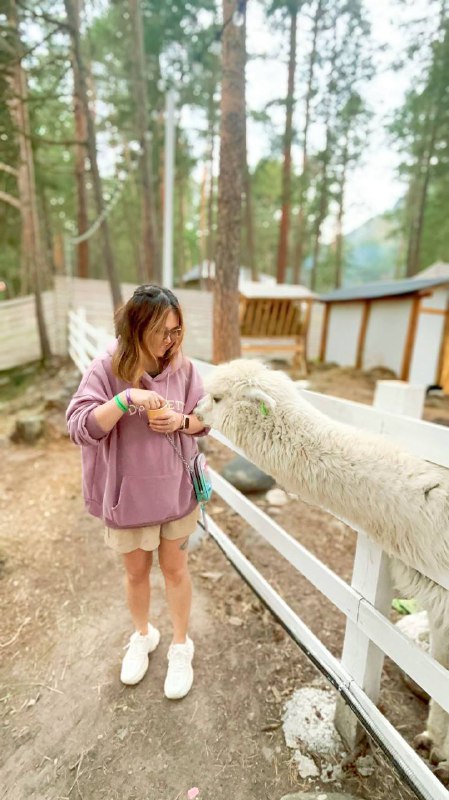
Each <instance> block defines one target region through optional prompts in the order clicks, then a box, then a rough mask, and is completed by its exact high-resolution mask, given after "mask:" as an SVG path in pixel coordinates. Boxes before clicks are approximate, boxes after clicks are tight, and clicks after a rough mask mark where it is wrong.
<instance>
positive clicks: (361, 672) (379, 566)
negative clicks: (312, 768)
mask: <svg viewBox="0 0 449 800" xmlns="http://www.w3.org/2000/svg"><path fill="white" fill-rule="evenodd" d="M424 394H425V387H424V386H416V385H415V386H413V385H411V384H407V383H405V382H402V381H378V382H377V384H376V392H375V395H374V402H373V405H374V406H375V407H376V408H380V409H381V410H382V411H389V412H391V413H395V414H404V415H406V416H411V417H417V418H420V417H421V415H422V409H423V406H424ZM351 585H352V587H353V588H354V589H355V590H356V591H358V592H359V593H360V594H361V595H363V597H364V598H365V599H366V600H367V601H368V602H369V603H371V605H373V606H374V608H377V609H378V610H379V611H380V612H381V613H382V614H385V616H387V617H388V616H389V612H390V605H391V599H392V597H393V589H392V586H391V581H390V574H389V569H388V557H387V556H386V554H385V553H384V552H383V550H382V549H381V548H380V547H379V545H377V544H376V543H375V542H373V541H371V540H370V539H368V537H367V536H366V534H364V533H363V532H359V533H358V536H357V548H356V553H355V559H354V568H353V575H352V581H351ZM341 660H342V664H343V666H344V667H345V669H346V670H347V671H348V672H349V674H350V675H351V676H352V678H353V679H354V681H355V682H356V683H357V684H358V686H360V687H361V688H362V689H363V690H364V691H365V692H366V694H367V695H368V697H369V698H370V700H372V701H373V702H374V703H377V701H378V699H379V692H380V681H381V677H382V668H383V662H384V653H383V652H382V650H380V649H379V648H378V647H376V646H375V645H374V644H373V643H372V642H371V641H370V639H369V638H368V637H367V636H365V635H364V634H363V633H362V631H361V630H360V629H359V628H357V626H356V625H355V623H353V622H352V621H351V620H347V622H346V630H345V639H344V644H343V653H342V659H341ZM334 723H335V727H336V728H337V730H338V732H339V734H340V736H341V737H342V739H343V741H344V742H345V744H346V746H347V747H348V748H349V749H350V750H352V749H354V748H355V747H356V746H357V744H358V743H359V742H360V740H361V739H362V738H363V736H364V729H363V727H362V726H361V725H360V723H359V722H358V720H357V717H356V716H355V715H354V714H353V712H352V711H351V710H350V708H349V707H348V706H347V705H346V703H345V702H344V700H343V698H342V697H338V698H337V707H336V711H335V718H334Z"/></svg>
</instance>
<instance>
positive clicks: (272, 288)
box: [239, 280, 316, 300]
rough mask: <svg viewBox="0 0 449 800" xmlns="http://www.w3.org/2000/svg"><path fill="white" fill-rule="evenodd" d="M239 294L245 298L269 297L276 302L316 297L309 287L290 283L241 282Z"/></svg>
mask: <svg viewBox="0 0 449 800" xmlns="http://www.w3.org/2000/svg"><path fill="white" fill-rule="evenodd" d="M239 292H240V294H242V295H243V296H244V297H248V298H251V297H256V298H258V297H267V298H272V299H275V300H302V299H305V298H312V297H316V295H314V294H313V293H312V292H311V291H310V289H308V288H307V286H301V284H299V283H298V284H296V285H294V284H290V283H259V282H257V281H242V280H240V281H239Z"/></svg>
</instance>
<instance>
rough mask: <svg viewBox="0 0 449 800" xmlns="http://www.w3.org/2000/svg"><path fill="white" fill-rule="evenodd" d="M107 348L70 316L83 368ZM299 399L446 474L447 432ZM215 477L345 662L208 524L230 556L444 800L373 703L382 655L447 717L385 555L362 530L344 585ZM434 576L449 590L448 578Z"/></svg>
mask: <svg viewBox="0 0 449 800" xmlns="http://www.w3.org/2000/svg"><path fill="white" fill-rule="evenodd" d="M104 344H105V334H104V332H103V331H98V330H96V329H95V328H94V327H93V326H92V325H90V324H87V323H86V319H85V315H84V314H83V313H81V314H80V313H77V314H75V313H74V312H72V313H71V314H70V320H69V350H70V355H71V357H72V358H73V360H74V361H75V363H76V364H77V366H78V368H79V369H80V371H84V370H85V368H86V366H87V364H88V363H89V361H90V359H91V358H92V357H93V356H94V355H95V354H96V353H97V352H99V351H101V350H102V349H103V348H104ZM196 364H197V366H198V367H199V369H200V372H201V373H202V374H203V376H205V375H207V373H208V372H210V371H211V370H213V369H214V367H213V366H212V365H210V364H207V363H205V362H198V361H196ZM305 394H306V396H307V399H308V400H309V402H311V403H312V404H313V405H314V406H315V407H317V408H319V409H321V410H322V411H324V412H325V413H326V414H328V415H329V416H330V417H332V418H333V419H336V420H340V421H344V422H346V423H348V424H351V425H354V426H356V427H358V428H361V429H364V430H369V431H378V432H380V433H383V434H384V435H386V436H388V437H390V438H391V439H393V440H395V441H396V442H398V443H399V444H401V445H403V446H405V447H406V448H408V449H409V450H410V451H411V452H413V453H415V454H416V455H418V456H420V457H422V458H425V459H427V460H429V461H433V462H434V463H436V464H441V465H443V466H445V467H449V429H445V428H442V427H441V426H437V425H432V424H430V423H427V422H423V421H421V420H413V419H407V418H404V417H399V416H397V415H395V414H390V413H387V412H385V411H379V410H377V409H375V408H371V407H370V406H365V405H362V404H358V403H353V402H349V401H346V400H341V399H339V398H334V397H330V396H324V395H319V394H315V393H313V392H306V393H305ZM211 435H212V436H213V437H214V438H216V439H217V440H218V441H221V442H222V443H223V444H225V445H226V446H227V447H229V448H231V449H232V450H234V451H235V452H239V451H238V448H236V447H234V445H233V444H232V443H231V442H229V441H228V440H227V439H225V438H224V437H223V436H222V435H221V434H220V433H218V432H216V431H212V433H211ZM212 479H213V485H214V490H215V491H216V492H217V494H218V495H219V496H220V497H222V498H223V500H224V501H225V502H227V503H229V505H230V506H231V507H232V508H233V509H234V510H235V511H236V512H237V513H238V514H239V515H240V516H241V517H242V518H243V519H245V520H246V522H247V523H248V524H250V525H251V526H252V527H253V528H254V529H255V530H256V531H257V532H258V533H259V534H260V536H262V537H263V538H264V539H265V540H266V541H267V542H268V543H269V544H271V545H272V546H273V547H274V548H275V549H276V550H277V551H278V552H279V553H280V554H281V555H282V556H283V557H284V558H286V559H287V561H289V562H290V564H292V565H293V566H294V567H295V568H296V569H297V570H298V571H299V572H301V573H302V574H303V575H304V576H305V577H306V578H307V579H308V580H309V581H310V582H311V583H312V584H313V585H314V586H315V587H316V588H317V589H319V591H320V592H322V593H323V594H324V595H326V597H327V598H328V599H329V600H330V601H331V602H332V603H333V604H334V605H335V606H336V607H337V608H338V609H339V610H340V611H342V612H343V613H344V614H345V615H346V617H347V628H346V636H345V644H344V648H343V654H342V660H341V661H339V660H338V659H336V658H335V657H334V656H333V655H332V654H331V653H330V652H329V650H328V649H327V648H326V647H325V645H324V644H323V643H322V642H321V641H320V640H319V639H318V638H317V637H316V636H315V635H314V634H313V633H312V632H311V631H310V629H309V628H307V626H306V625H305V624H304V623H303V622H302V620H301V619H300V618H299V617H298V616H297V615H296V614H295V613H294V612H293V610H292V609H291V608H290V607H289V606H288V605H287V604H286V603H285V601H284V600H283V599H282V597H280V595H279V594H278V593H277V592H275V590H274V589H273V588H272V586H271V585H270V584H269V583H268V582H267V581H266V580H265V578H264V577H263V575H262V574H261V573H260V572H258V570H256V568H255V567H254V566H253V565H252V564H251V563H250V561H248V559H247V558H245V556H243V554H242V553H241V552H240V551H239V550H238V548H237V547H236V546H235V545H234V544H233V543H232V542H231V540H230V539H229V538H228V537H227V536H226V534H225V533H224V532H223V531H222V530H221V529H220V527H219V526H218V525H217V523H216V522H215V521H214V520H212V519H210V518H209V519H208V523H209V529H210V533H211V535H212V536H213V538H214V539H215V541H216V542H217V543H218V545H219V546H220V547H221V548H222V550H223V552H224V553H225V554H226V556H227V557H228V559H229V560H230V561H231V562H232V564H233V565H234V566H235V568H236V569H237V570H238V571H239V573H240V574H241V575H242V577H243V578H244V579H245V581H246V582H247V583H248V584H250V586H251V587H252V588H253V590H254V591H255V592H256V593H257V594H258V595H259V597H260V598H261V599H262V600H263V601H264V602H265V603H266V605H267V606H268V607H269V608H270V610H271V611H272V613H273V614H275V615H276V616H277V617H278V618H279V620H280V621H281V622H282V623H283V624H284V626H285V627H286V628H287V630H288V631H289V632H290V635H291V636H292V637H293V638H294V639H295V641H296V642H297V643H298V644H299V646H300V647H301V648H302V649H303V650H304V651H305V653H306V654H307V655H308V657H309V658H311V660H312V661H313V662H314V663H315V664H316V665H317V666H318V667H319V669H321V671H322V672H323V673H324V674H325V675H326V676H327V677H328V678H329V680H330V681H331V682H332V683H333V685H334V686H335V687H336V688H337V690H338V691H339V693H340V695H341V696H342V697H343V698H344V700H345V701H346V703H347V704H348V705H349V707H350V708H351V709H352V710H353V711H354V712H355V714H356V715H357V716H358V718H359V719H360V721H361V722H362V723H363V725H364V727H366V728H367V730H369V732H370V733H371V734H372V735H373V736H374V738H375V739H376V740H377V742H378V743H379V744H380V746H381V747H382V748H383V749H384V751H385V752H386V753H387V755H388V756H389V757H390V758H391V759H392V760H393V762H394V763H395V765H396V767H397V768H398V770H399V771H400V773H401V774H402V775H403V777H404V778H405V779H406V781H407V782H408V783H409V784H410V785H411V786H412V787H413V789H414V791H415V792H416V794H417V795H418V796H419V797H422V798H425V800H448V799H449V792H447V791H446V789H445V788H444V786H443V785H442V784H441V783H440V782H439V781H438V780H437V779H436V778H435V776H434V775H433V774H432V772H431V771H430V770H429V769H428V767H427V766H426V764H425V762H424V761H423V760H422V759H421V758H420V757H419V756H418V755H417V754H416V753H415V751H414V750H413V749H412V748H411V747H410V746H409V745H408V744H407V742H406V741H405V740H404V739H403V737H402V736H401V735H400V734H399V732H398V731H397V730H396V729H395V728H394V727H393V726H392V725H391V723H390V722H388V720H387V719H386V718H385V717H384V716H383V714H382V713H381V712H380V711H379V709H378V708H377V707H376V705H375V704H376V701H377V699H378V693H379V687H380V677H381V671H382V665H383V659H384V654H387V655H388V656H389V657H390V658H391V659H392V660H393V661H394V662H395V663H396V664H398V666H399V667H401V668H402V669H403V670H405V672H407V673H408V674H409V675H410V676H411V677H412V678H413V679H414V680H415V681H416V682H417V683H418V684H419V685H420V686H422V687H423V689H425V690H426V691H427V692H428V694H429V695H430V696H431V697H433V698H434V699H435V700H436V701H437V702H438V703H439V704H440V705H441V706H442V707H443V708H444V709H445V710H446V711H447V712H448V713H449V672H447V671H446V670H445V669H444V668H443V667H442V666H441V665H440V664H438V663H437V662H436V661H435V660H434V659H433V658H431V656H430V655H428V654H427V653H425V652H424V651H422V650H421V649H420V648H419V647H418V646H417V645H415V644H414V643H413V642H412V641H410V640H409V639H408V638H407V637H406V636H404V635H403V634H402V633H400V632H399V631H398V630H397V629H396V628H395V626H394V625H393V624H392V623H391V622H390V621H389V619H388V617H387V615H388V611H389V607H390V603H391V597H392V592H391V586H390V582H389V578H388V570H387V559H386V556H385V554H384V553H383V552H382V550H381V549H380V548H379V547H378V546H377V545H376V544H374V543H373V542H372V541H371V540H369V539H368V538H367V537H366V536H365V535H364V534H363V532H359V533H358V534H357V536H358V540H357V548H356V556H355V562H354V572H353V580H352V584H351V585H349V584H347V583H346V582H345V581H344V580H343V579H342V578H340V577H339V576H338V575H336V574H335V573H334V572H333V571H332V570H331V569H329V567H327V566H326V565H325V564H323V563H322V562H321V561H320V560H319V559H317V558H316V557H315V556H314V555H312V553H310V552H309V551H308V550H307V549H306V548H305V547H303V546H302V545H301V544H300V542H297V541H296V540H295V539H293V538H292V537H291V536H290V535H289V534H288V533H286V531H284V530H283V529H282V528H281V527H280V526H279V525H278V524H277V523H276V522H275V521H274V520H272V519H271V518H270V517H269V516H268V515H267V514H266V513H265V512H264V511H262V510H261V509H260V508H258V507H257V506H256V505H254V504H253V503H252V502H251V501H250V500H249V499H248V498H247V497H245V496H244V495H243V494H241V493H240V492H239V491H237V489H235V488H234V487H233V486H231V484H229V483H228V482H227V481H226V480H224V478H223V477H221V476H220V475H219V474H218V473H216V472H215V471H212ZM430 577H432V578H433V579H434V580H436V581H437V582H438V583H440V584H441V585H443V586H445V588H449V575H448V574H445V573H440V574H432V575H430Z"/></svg>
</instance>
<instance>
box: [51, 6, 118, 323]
mask: <svg viewBox="0 0 449 800" xmlns="http://www.w3.org/2000/svg"><path fill="white" fill-rule="evenodd" d="M64 6H65V10H66V14H67V19H68V22H69V25H70V36H71V41H72V47H73V54H74V58H75V61H76V65H77V69H78V77H79V98H80V102H81V105H82V108H83V112H84V118H85V120H86V122H87V149H88V153H89V161H90V169H91V173H92V184H93V190H94V197H95V206H96V210H97V214H98V216H99V217H100V216H102V217H103V221H102V223H101V230H102V232H103V253H104V260H105V265H106V272H107V275H108V279H109V284H110V287H111V294H112V302H113V304H114V308H118V307H119V306H120V305H122V303H123V299H122V292H121V288H120V283H119V280H118V277H117V272H116V269H115V262H114V256H113V253H112V248H111V242H110V236H109V225H108V221H107V218H106V216H105V215H104V211H105V206H104V200H103V189H102V183H101V177H100V171H99V169H98V161H97V140H96V134H95V126H94V122H93V119H92V115H91V114H90V112H89V102H88V97H87V86H86V74H85V69H84V62H83V57H82V54H81V45H80V35H79V28H78V27H77V24H76V13H75V9H74V0H64Z"/></svg>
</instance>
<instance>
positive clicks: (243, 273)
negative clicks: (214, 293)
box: [181, 261, 276, 284]
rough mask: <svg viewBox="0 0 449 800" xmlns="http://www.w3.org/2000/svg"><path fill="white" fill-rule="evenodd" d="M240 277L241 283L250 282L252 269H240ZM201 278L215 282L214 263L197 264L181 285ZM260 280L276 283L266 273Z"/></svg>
mask: <svg viewBox="0 0 449 800" xmlns="http://www.w3.org/2000/svg"><path fill="white" fill-rule="evenodd" d="M239 275H240V280H241V281H242V280H243V281H247V280H248V281H250V280H251V269H250V268H249V267H240V271H239ZM200 278H203V279H204V280H206V279H207V278H211V279H212V280H213V279H214V278H215V263H214V261H211V262H210V264H209V263H208V262H207V261H203V262H202V264H195V266H193V267H192V268H191V269H189V271H188V272H186V273H185V274H184V275H183V276H182V278H181V283H183V284H186V283H190V282H192V281H199V280H200ZM259 280H260V282H261V283H272V284H275V283H276V278H275V277H274V276H273V275H267V274H266V273H264V272H260V273H259Z"/></svg>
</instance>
